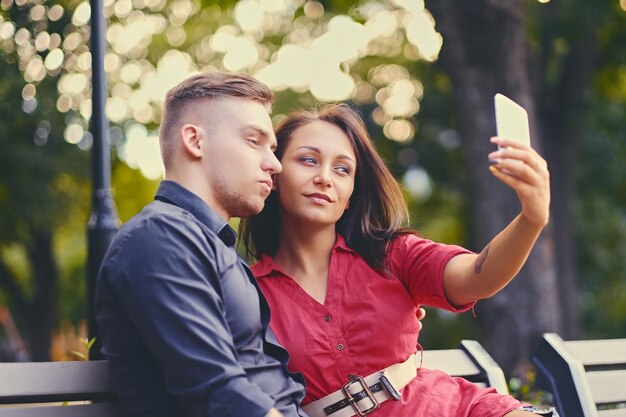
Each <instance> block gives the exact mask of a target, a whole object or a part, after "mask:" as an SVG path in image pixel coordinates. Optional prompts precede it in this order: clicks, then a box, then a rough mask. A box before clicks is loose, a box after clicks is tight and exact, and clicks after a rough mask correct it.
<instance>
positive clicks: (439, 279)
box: [387, 234, 475, 312]
mask: <svg viewBox="0 0 626 417" xmlns="http://www.w3.org/2000/svg"><path fill="white" fill-rule="evenodd" d="M464 253H473V252H471V251H469V250H467V249H465V248H462V247H460V246H456V245H446V244H442V243H436V242H433V241H432V240H428V239H423V238H420V237H418V236H416V235H414V234H406V235H401V236H399V237H397V238H396V239H395V240H394V241H393V242H392V244H391V247H390V250H389V253H388V258H387V261H388V265H389V268H390V270H391V273H392V274H393V275H394V276H395V277H396V278H398V279H399V280H400V281H401V282H402V284H403V285H404V286H405V288H406V289H407V290H408V291H409V293H410V294H411V297H412V298H413V301H414V302H415V304H416V305H421V304H423V305H428V306H431V307H438V308H442V309H445V310H449V311H454V312H461V311H467V310H469V309H470V308H472V307H473V306H474V304H475V302H472V303H468V304H464V305H461V306H454V305H452V304H451V303H450V301H449V300H448V298H447V297H446V294H445V291H444V288H443V272H444V269H445V267H446V264H447V263H448V261H450V259H452V258H453V257H455V256H457V255H460V254H464Z"/></svg>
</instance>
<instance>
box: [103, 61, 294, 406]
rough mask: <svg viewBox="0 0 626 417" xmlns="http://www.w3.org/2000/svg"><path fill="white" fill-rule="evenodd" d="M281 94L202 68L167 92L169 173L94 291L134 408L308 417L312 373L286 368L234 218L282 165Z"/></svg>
mask: <svg viewBox="0 0 626 417" xmlns="http://www.w3.org/2000/svg"><path fill="white" fill-rule="evenodd" d="M272 101H273V94H272V93H271V91H270V90H269V89H268V88H267V87H266V86H265V85H263V84H262V83H260V82H258V81H256V80H254V79H253V78H251V77H248V76H245V75H234V74H218V73H213V74H201V75H196V76H193V77H191V78H189V79H187V80H185V81H183V82H182V83H180V84H179V85H178V86H176V87H174V88H173V89H171V90H170V91H169V92H168V93H167V97H166V101H165V106H164V114H163V119H162V123H161V130H160V145H161V152H162V156H163V162H164V165H165V180H164V181H163V182H162V183H161V185H160V187H159V190H158V192H157V194H156V197H155V201H154V202H152V203H151V204H149V205H148V206H146V207H145V208H144V209H143V210H142V211H141V213H139V214H138V215H136V216H135V217H133V218H132V219H131V220H130V221H128V222H127V223H126V224H125V225H124V226H123V227H122V228H121V230H120V231H119V233H118V234H117V236H116V238H115V240H114V241H113V243H112V245H111V247H110V249H109V251H108V252H107V254H106V256H105V259H104V261H103V265H102V269H101V271H100V276H99V280H98V289H97V294H96V312H97V319H98V322H99V325H100V329H101V338H102V340H101V341H102V345H103V353H104V355H105V356H106V357H107V358H108V360H109V362H110V365H111V372H112V377H113V383H114V385H115V387H116V390H117V392H118V395H119V398H120V400H121V403H122V408H123V410H124V412H125V413H126V414H128V415H129V416H150V417H155V416H156V417H159V416H164V417H165V416H168V417H169V416H172V417H173V416H176V417H179V416H192V417H196V416H215V417H217V416H237V417H263V416H285V417H297V416H301V417H302V416H305V414H304V413H303V412H302V411H300V409H299V403H300V400H301V399H302V398H303V396H304V388H303V385H302V384H301V383H300V382H301V381H302V380H301V378H300V377H299V375H292V374H290V373H289V372H288V371H287V370H286V362H287V358H288V356H287V353H286V351H285V350H284V349H283V348H282V347H281V346H280V345H279V344H278V342H277V341H276V339H275V337H274V335H273V333H272V332H271V331H270V330H269V329H268V323H269V310H268V306H267V302H266V301H265V299H264V298H263V296H262V295H260V292H259V290H258V287H257V286H256V283H255V281H254V278H253V277H252V274H251V272H250V270H249V268H248V266H247V265H246V264H245V263H244V262H243V261H242V260H241V259H240V258H239V257H238V256H237V254H236V252H235V249H234V243H235V237H236V236H235V232H234V231H233V229H231V228H230V226H229V225H228V224H227V220H228V219H229V218H231V217H235V216H238V217H239V216H250V215H253V214H256V213H258V212H259V211H260V210H261V209H262V207H263V204H264V201H265V198H266V197H267V196H268V194H269V193H270V191H271V189H272V175H273V174H276V173H278V172H280V170H281V166H280V163H279V162H278V160H277V159H276V157H275V156H274V153H273V151H274V149H275V147H276V138H275V136H274V133H273V129H272V123H271V120H270V117H269V114H268V112H269V107H270V105H271V103H272ZM296 381H298V382H296Z"/></svg>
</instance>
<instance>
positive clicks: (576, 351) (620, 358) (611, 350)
mask: <svg viewBox="0 0 626 417" xmlns="http://www.w3.org/2000/svg"><path fill="white" fill-rule="evenodd" d="M565 346H566V347H567V350H568V351H569V352H570V353H571V354H572V355H574V356H575V357H576V358H577V359H579V360H580V361H581V362H582V363H583V365H585V366H589V365H608V364H611V365H612V364H620V363H621V364H626V339H604V340H571V341H566V342H565Z"/></svg>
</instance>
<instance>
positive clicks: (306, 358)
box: [252, 235, 522, 417]
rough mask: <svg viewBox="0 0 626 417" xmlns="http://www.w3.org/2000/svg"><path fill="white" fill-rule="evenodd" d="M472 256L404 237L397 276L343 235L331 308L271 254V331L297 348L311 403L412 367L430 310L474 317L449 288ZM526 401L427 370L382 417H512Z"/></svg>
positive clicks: (264, 265)
mask: <svg viewBox="0 0 626 417" xmlns="http://www.w3.org/2000/svg"><path fill="white" fill-rule="evenodd" d="M461 253H468V251H467V250H465V249H463V248H461V247H459V246H454V245H443V244H438V243H434V242H432V241H429V240H426V239H422V238H419V237H417V236H415V235H404V236H401V237H399V238H397V239H396V240H395V241H394V242H393V243H392V245H391V248H390V250H389V253H388V265H389V269H390V272H391V274H392V277H391V278H387V277H383V276H381V275H380V274H379V273H377V272H376V271H374V270H373V269H372V268H370V267H369V266H368V265H367V264H366V263H365V261H364V260H363V259H362V258H361V257H360V256H359V255H358V254H357V253H356V252H355V251H353V250H352V249H350V248H349V247H348V246H347V245H346V242H345V240H344V239H343V238H342V237H341V236H337V241H336V242H335V246H334V247H333V250H332V254H331V258H330V270H329V275H328V288H327V292H326V300H325V301H324V305H322V304H320V303H318V302H317V301H316V300H315V299H313V298H312V297H311V296H309V295H308V294H307V293H306V292H305V291H304V290H303V289H302V288H301V287H300V286H299V285H298V284H297V283H296V282H295V281H294V280H292V279H291V278H290V277H288V276H287V275H286V274H285V273H283V272H282V271H281V270H280V269H279V268H278V267H277V266H276V265H275V264H274V263H273V261H272V258H271V257H268V256H264V257H263V258H262V259H261V260H260V261H259V262H257V263H256V264H255V265H254V266H253V267H252V271H253V272H254V275H255V276H256V277H257V281H258V282H259V285H260V287H261V289H262V291H263V294H264V295H265V296H266V298H267V300H268V302H269V304H270V310H271V312H272V315H271V321H270V326H271V327H272V329H273V330H274V333H275V334H276V337H277V338H278V340H279V341H280V343H281V344H282V345H283V346H284V347H285V348H286V349H287V350H288V351H289V353H290V360H289V365H288V366H289V370H290V371H292V372H301V373H302V374H303V375H304V378H305V381H306V389H307V395H306V397H305V399H304V400H303V402H302V404H303V405H304V404H308V403H309V402H312V401H315V400H317V399H319V398H322V397H324V396H326V395H327V394H330V393H332V392H334V391H336V390H337V389H339V388H341V386H342V385H343V384H345V383H346V382H347V381H348V379H349V378H350V375H362V376H367V375H369V374H371V373H373V372H376V371H379V370H381V369H383V368H385V367H387V366H389V365H392V364H394V363H398V362H403V361H404V360H406V359H407V358H408V357H409V356H410V355H411V354H413V353H415V352H416V350H417V347H416V346H417V337H418V334H419V330H418V321H417V319H416V316H415V314H416V310H417V306H419V305H420V304H423V305H428V306H433V307H439V308H444V309H446V310H451V311H465V310H468V309H470V308H471V307H472V306H473V303H470V304H468V305H465V306H461V307H458V308H457V307H454V306H452V305H450V303H449V302H448V300H447V299H446V296H445V294H444V291H443V270H444V267H445V265H446V263H447V262H448V261H449V260H450V259H451V258H452V257H453V256H455V255H458V254H461ZM521 405H522V403H520V402H519V401H517V400H516V399H514V398H513V397H511V396H508V395H500V394H497V393H496V391H495V389H492V388H489V389H485V388H481V387H479V386H477V385H475V384H472V383H469V382H467V381H466V380H465V379H462V378H452V377H450V376H448V375H446V374H444V373H442V372H439V371H434V370H428V369H424V368H422V369H421V370H420V372H419V373H418V376H417V378H415V379H414V380H413V381H412V382H410V383H409V384H408V385H407V386H406V387H405V388H404V390H403V391H402V398H401V399H400V400H399V401H394V400H388V401H385V402H384V403H382V404H381V406H380V408H379V409H378V410H376V411H374V412H373V413H372V414H370V415H371V416H372V417H383V416H384V417H417V416H424V417H446V416H449V417H460V416H476V417H487V416H493V417H502V416H503V415H504V414H506V413H507V412H509V411H511V410H513V409H515V408H517V407H520V406H521Z"/></svg>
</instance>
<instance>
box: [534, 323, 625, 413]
mask: <svg viewBox="0 0 626 417" xmlns="http://www.w3.org/2000/svg"><path fill="white" fill-rule="evenodd" d="M531 360H532V362H533V363H534V365H535V366H536V368H537V384H538V385H539V386H540V387H542V388H544V389H547V390H548V391H551V392H552V394H553V395H554V401H555V404H556V407H557V411H558V412H559V413H560V414H561V417H626V339H603V340H574V341H563V340H562V339H561V338H560V337H559V336H558V335H557V334H555V333H546V334H544V335H543V338H542V340H541V342H540V343H539V345H538V346H537V348H536V349H535V351H534V352H533V354H532V356H531Z"/></svg>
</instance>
